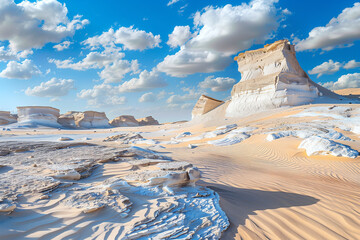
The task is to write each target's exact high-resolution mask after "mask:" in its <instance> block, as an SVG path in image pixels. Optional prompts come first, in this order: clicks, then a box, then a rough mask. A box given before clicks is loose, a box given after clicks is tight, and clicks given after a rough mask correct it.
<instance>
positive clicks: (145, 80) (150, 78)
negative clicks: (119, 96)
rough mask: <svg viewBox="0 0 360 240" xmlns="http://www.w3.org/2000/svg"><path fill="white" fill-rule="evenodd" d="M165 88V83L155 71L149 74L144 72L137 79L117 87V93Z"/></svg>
mask: <svg viewBox="0 0 360 240" xmlns="http://www.w3.org/2000/svg"><path fill="white" fill-rule="evenodd" d="M166 86H167V83H166V82H165V80H164V79H163V78H162V77H161V76H160V75H159V73H158V72H157V71H156V70H155V69H153V70H152V71H150V72H149V71H147V70H144V71H142V72H141V73H140V74H139V77H138V78H132V79H130V80H129V81H126V82H124V83H123V84H121V85H119V92H141V91H146V90H150V89H153V88H160V87H166Z"/></svg>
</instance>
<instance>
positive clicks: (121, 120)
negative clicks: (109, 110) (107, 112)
mask: <svg viewBox="0 0 360 240" xmlns="http://www.w3.org/2000/svg"><path fill="white" fill-rule="evenodd" d="M109 123H110V125H111V126H113V127H136V126H139V122H138V121H137V120H136V119H135V118H134V116H131V115H122V116H119V117H117V118H114V119H113V120H111V121H110V122H109Z"/></svg>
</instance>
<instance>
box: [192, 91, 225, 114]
mask: <svg viewBox="0 0 360 240" xmlns="http://www.w3.org/2000/svg"><path fill="white" fill-rule="evenodd" d="M223 103H224V102H223V101H221V100H217V99H215V98H211V97H208V96H206V95H201V97H200V98H199V100H198V101H197V103H196V104H195V106H194V108H193V110H192V112H191V115H192V118H195V117H197V116H201V115H203V114H205V113H208V112H210V111H211V110H213V109H214V108H217V107H218V106H220V105H221V104H223Z"/></svg>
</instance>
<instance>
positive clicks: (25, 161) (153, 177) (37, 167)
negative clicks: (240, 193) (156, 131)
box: [0, 142, 229, 240]
mask: <svg viewBox="0 0 360 240" xmlns="http://www.w3.org/2000/svg"><path fill="white" fill-rule="evenodd" d="M0 151H3V152H6V153H7V154H6V155H4V156H2V157H0V165H1V166H3V167H2V168H1V169H2V170H1V174H0V220H1V223H2V224H4V225H3V226H5V227H3V228H1V229H2V231H0V239H8V238H9V239H10V238H11V239H13V238H18V239H25V238H31V237H33V236H43V235H42V234H43V233H46V235H45V236H44V237H45V238H50V236H52V235H54V236H58V235H59V234H61V236H70V235H71V238H73V239H88V238H89V239H95V238H96V239H97V238H105V239H106V238H107V236H116V239H144V240H145V239H219V238H220V236H221V234H222V232H223V231H224V230H225V229H226V228H227V227H228V226H229V222H228V219H227V217H226V215H225V213H224V212H223V211H222V210H221V208H220V204H219V196H218V195H217V194H216V193H215V192H214V191H212V190H210V189H208V188H205V187H202V186H197V185H195V182H196V181H197V180H199V179H200V171H199V170H198V169H197V168H196V167H193V166H192V165H191V164H189V163H187V162H175V161H172V160H171V159H169V158H168V157H165V156H163V155H160V154H159V153H157V152H154V151H151V150H148V149H144V148H140V147H130V148H126V149H117V148H110V147H105V146H96V145H90V144H86V143H80V142H78V143H64V142H62V143H61V142H41V143H35V142H24V143H23V142H0ZM1 212H3V213H1ZM9 214H10V215H9ZM94 214H95V215H94ZM29 217H30V218H31V221H29ZM57 219H58V220H57ZM60 219H61V223H60V222H59V220H60ZM19 222H21V223H22V225H21V229H22V230H21V231H13V229H18V225H19ZM59 223H60V224H59ZM67 223H71V224H70V225H71V226H70V228H69V224H67ZM34 226H36V227H34ZM73 229H85V230H84V231H73ZM104 229H105V230H104ZM69 233H70V235H68V234H69Z"/></svg>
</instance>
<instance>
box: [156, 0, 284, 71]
mask: <svg viewBox="0 0 360 240" xmlns="http://www.w3.org/2000/svg"><path fill="white" fill-rule="evenodd" d="M277 2H278V0H253V1H251V2H250V3H249V4H245V3H243V4H241V5H239V6H232V5H230V4H228V5H226V6H224V7H212V6H210V7H206V8H205V9H204V10H203V11H202V12H197V13H196V14H195V15H194V26H195V27H196V28H197V31H196V33H195V34H194V36H193V37H192V38H191V39H190V40H188V41H187V42H186V43H185V45H184V46H182V47H181V49H180V51H179V52H177V53H176V54H174V55H168V56H167V57H165V59H164V61H163V62H161V63H160V64H159V65H158V69H159V70H160V71H163V72H165V73H167V74H169V75H172V76H176V77H182V76H186V75H189V74H193V73H198V72H215V71H219V70H223V69H224V68H225V67H227V66H228V65H229V63H230V62H231V61H232V60H231V58H230V56H231V55H232V54H235V53H237V52H239V51H242V50H245V49H248V48H249V47H251V46H252V45H253V44H254V43H263V42H264V41H265V40H267V39H269V38H271V37H272V35H271V34H272V33H273V32H274V31H275V30H276V29H277V28H278V27H279V19H280V18H279V17H278V16H277V13H279V9H276V8H275V6H274V4H275V3H277ZM209 65H210V66H209Z"/></svg>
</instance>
